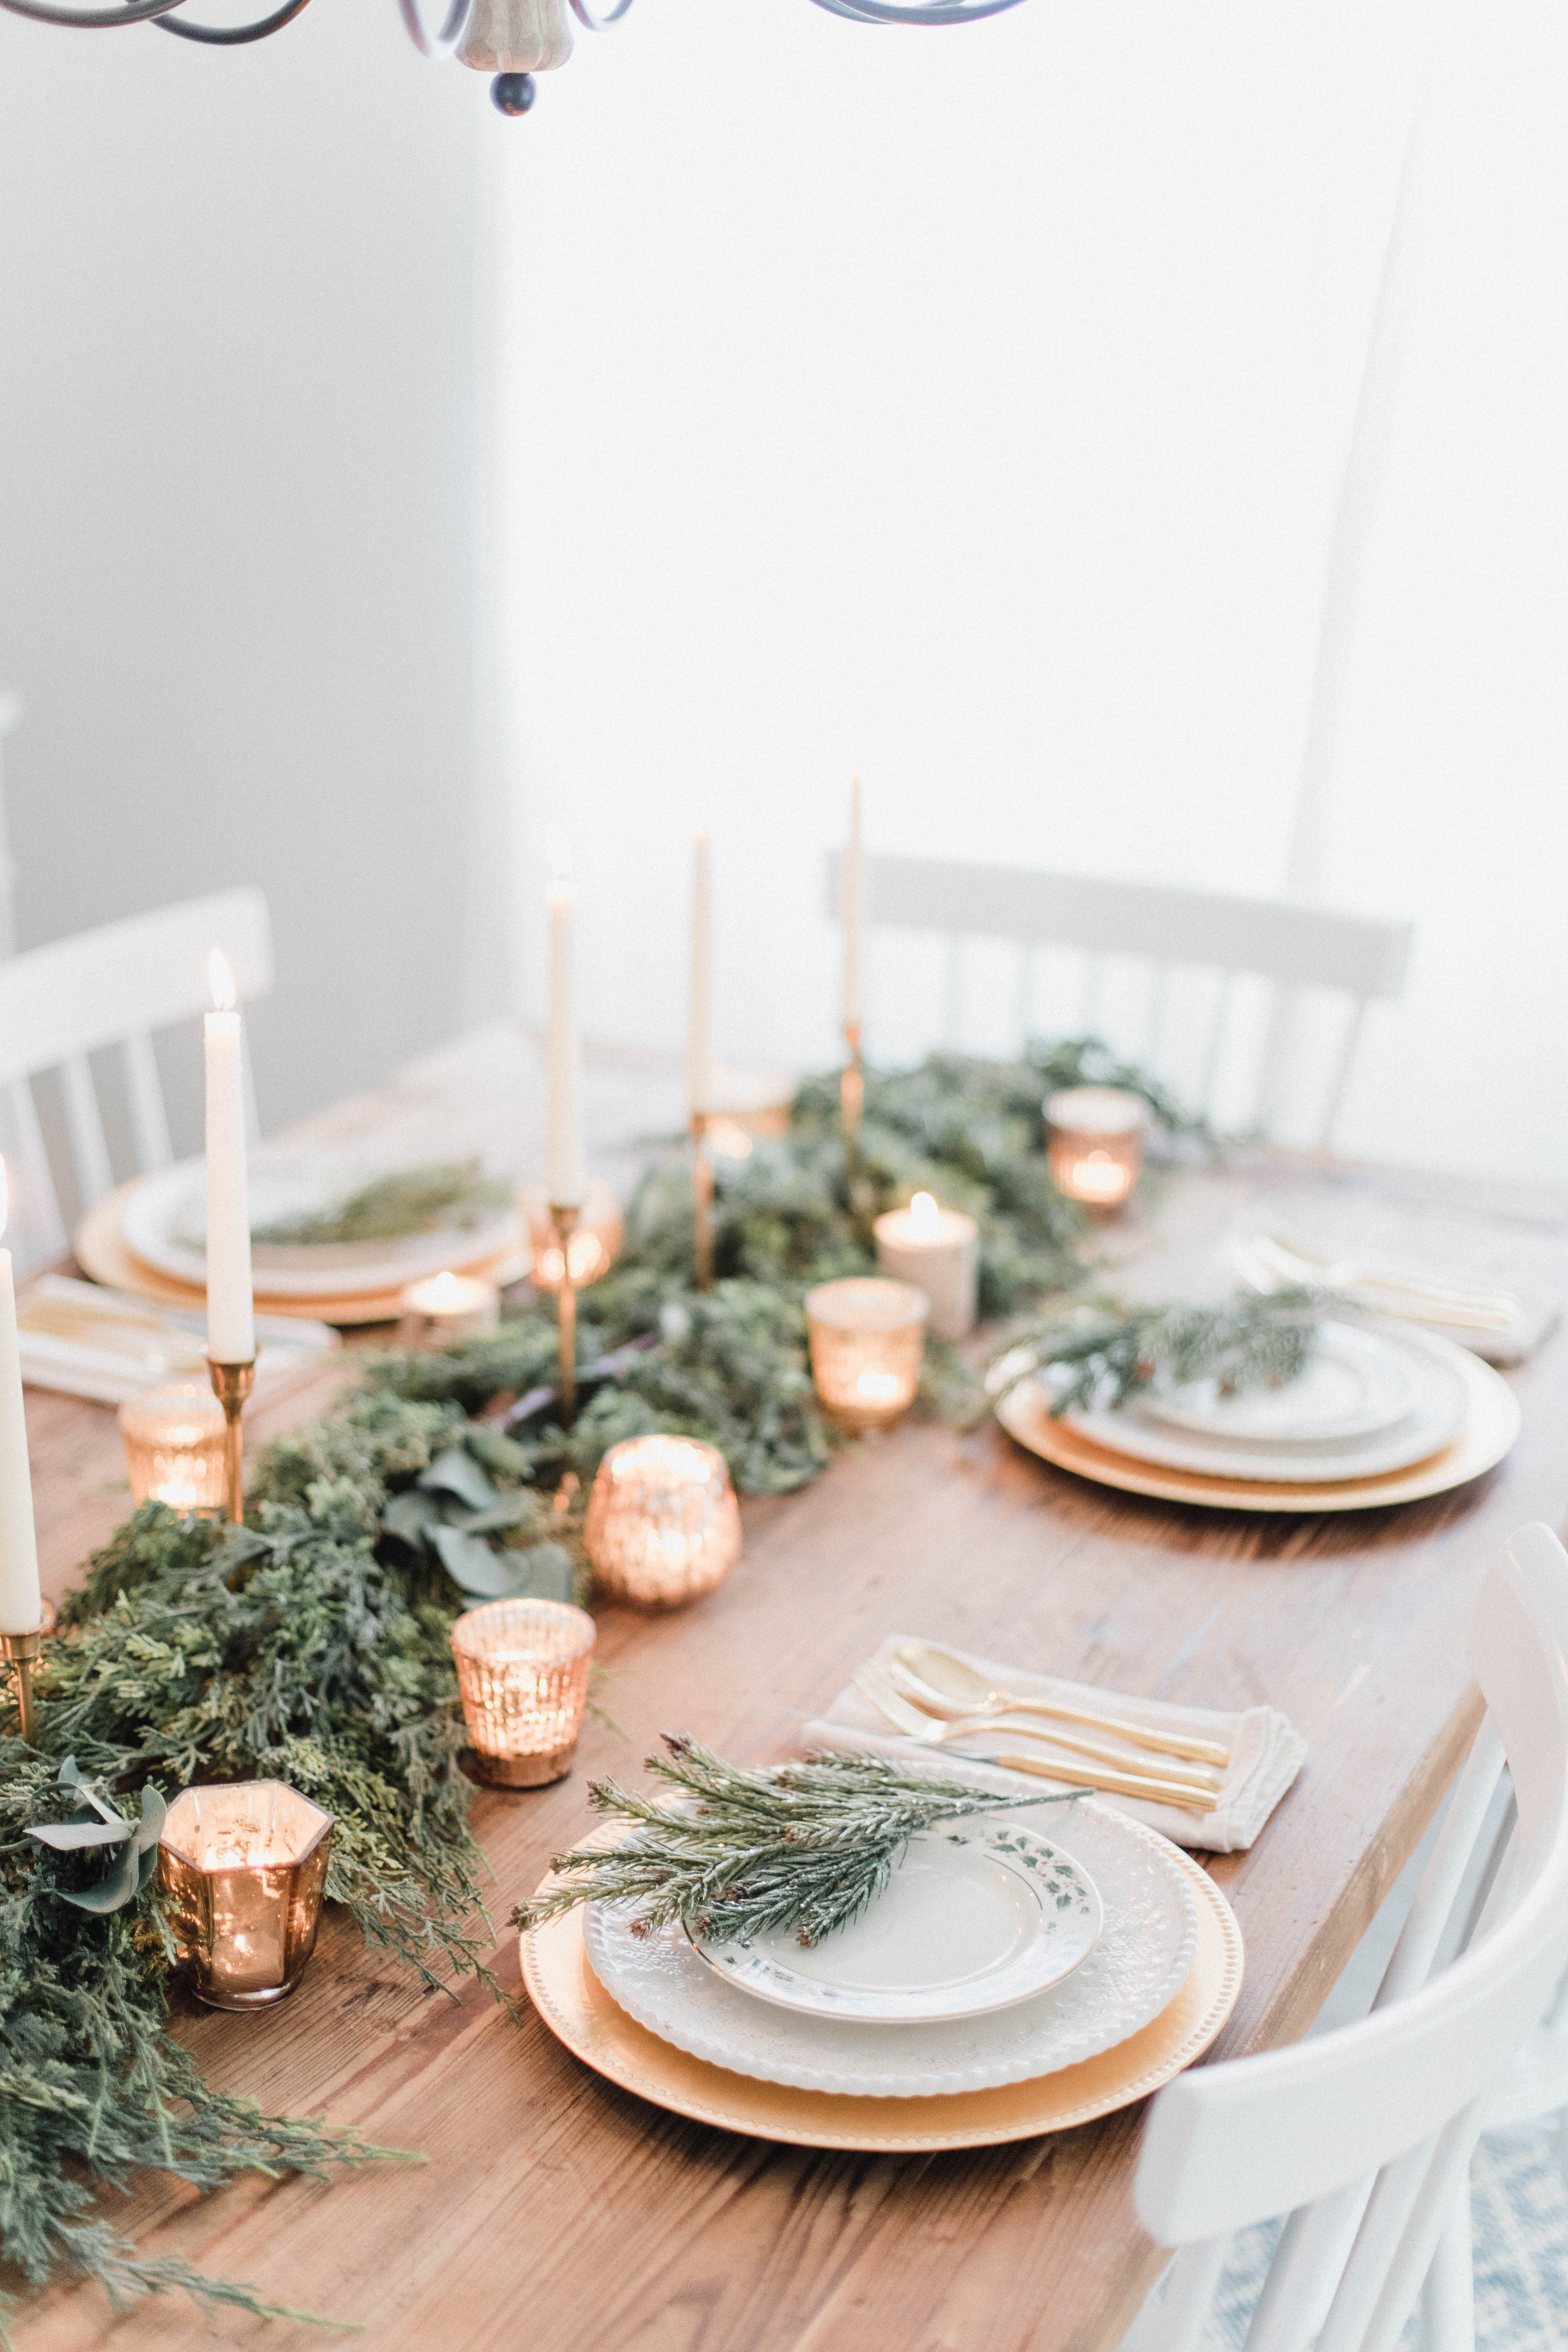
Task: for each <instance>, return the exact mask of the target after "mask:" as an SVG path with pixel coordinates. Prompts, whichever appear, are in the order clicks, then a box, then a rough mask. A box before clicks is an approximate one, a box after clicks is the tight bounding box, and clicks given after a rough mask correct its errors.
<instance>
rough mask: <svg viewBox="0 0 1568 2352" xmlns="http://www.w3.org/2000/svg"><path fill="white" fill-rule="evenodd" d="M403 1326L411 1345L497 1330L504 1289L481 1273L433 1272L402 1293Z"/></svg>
mask: <svg viewBox="0 0 1568 2352" xmlns="http://www.w3.org/2000/svg"><path fill="white" fill-rule="evenodd" d="M398 1304H399V1306H400V1307H402V1309H403V1328H402V1331H401V1332H400V1334H399V1337H400V1338H402V1339H405V1340H406V1341H407V1342H408V1343H409V1344H410V1345H411V1346H415V1347H417V1346H419V1345H420V1344H421V1342H423V1343H424V1344H425V1345H426V1346H427V1347H440V1346H442V1345H444V1344H445V1342H446V1341H447V1340H448V1339H468V1338H469V1337H470V1336H471V1335H472V1334H473V1333H474V1332H476V1331H493V1330H494V1329H495V1328H496V1325H497V1324H498V1323H499V1322H500V1290H499V1289H498V1288H497V1286H496V1285H495V1284H494V1283H493V1282H490V1281H489V1280H487V1278H486V1277H485V1276H483V1275H479V1274H431V1275H426V1277H425V1279H424V1281H423V1282H411V1283H409V1284H408V1286H407V1287H406V1288H405V1290H403V1291H402V1292H400V1294H399V1297H398Z"/></svg>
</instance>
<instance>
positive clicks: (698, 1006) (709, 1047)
mask: <svg viewBox="0 0 1568 2352" xmlns="http://www.w3.org/2000/svg"><path fill="white" fill-rule="evenodd" d="M686 1091H687V1095H688V1097H689V1108H690V1111H691V1115H692V1117H693V1118H699V1117H701V1116H703V1115H704V1114H705V1113H707V1112H708V1111H710V1110H711V1109H712V1108H713V922H712V904H711V898H710V879H709V871H708V835H706V834H705V833H700V834H699V835H698V836H697V843H696V850H695V855H694V856H693V859H692V867H691V1026H690V1028H689V1030H688V1032H687V1038H686Z"/></svg>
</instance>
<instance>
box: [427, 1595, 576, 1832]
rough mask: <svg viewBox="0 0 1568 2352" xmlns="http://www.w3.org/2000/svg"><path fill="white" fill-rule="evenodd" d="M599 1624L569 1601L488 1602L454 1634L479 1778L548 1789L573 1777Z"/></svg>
mask: <svg viewBox="0 0 1568 2352" xmlns="http://www.w3.org/2000/svg"><path fill="white" fill-rule="evenodd" d="M594 1631H595V1628H594V1621H593V1619H592V1618H591V1617H590V1616H589V1615H588V1612H587V1611H586V1610H584V1609H574V1608H573V1606H572V1604H571V1602H570V1601H486V1602H485V1603H484V1605H483V1606H482V1608H479V1609H467V1610H465V1611H464V1612H463V1614H462V1615H461V1616H460V1617H459V1618H458V1622H457V1623H456V1624H455V1625H454V1626H453V1628H452V1653H453V1655H454V1656H455V1658H456V1659H457V1662H458V1689H459V1690H460V1691H461V1693H462V1695H463V1717H464V1720H465V1721H466V1723H467V1724H468V1738H470V1739H471V1740H472V1741H473V1744H474V1758H475V1761H476V1763H477V1764H478V1767H479V1778H480V1779H481V1780H489V1781H491V1782H493V1783H494V1784H495V1786H496V1787H498V1788H502V1789H542V1788H543V1787H545V1785H546V1784H547V1783H548V1782H549V1781H551V1780H564V1779H565V1777H566V1775H567V1773H568V1772H570V1770H571V1769H572V1759H573V1756H574V1753H575V1751H576V1747H577V1734H578V1732H579V1731H580V1730H581V1729H582V1726H583V1709H584V1706H585V1704H586V1702H587V1697H588V1660H589V1655H590V1654H591V1652H592V1650H593V1647H594Z"/></svg>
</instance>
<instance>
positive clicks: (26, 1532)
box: [0, 1160, 44, 1633]
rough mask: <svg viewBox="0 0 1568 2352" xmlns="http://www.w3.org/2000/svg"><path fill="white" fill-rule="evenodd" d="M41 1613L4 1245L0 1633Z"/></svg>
mask: <svg viewBox="0 0 1568 2352" xmlns="http://www.w3.org/2000/svg"><path fill="white" fill-rule="evenodd" d="M4 1225H5V1161H4V1160H0V1228H3V1227H4ZM43 1614H44V1603H43V1598H42V1595H41V1594H40V1592H39V1591H38V1543H37V1536H36V1535H35V1534H34V1532H33V1481H32V1476H31V1474H30V1472H29V1470H28V1468H27V1419H26V1413H25V1412H24V1411H23V1409H22V1358H21V1351H20V1349H19V1348H18V1347H17V1344H16V1283H15V1281H14V1279H13V1277H12V1272H11V1253H10V1251H9V1250H8V1249H0V1633H33V1632H35V1631H36V1630H37V1626H38V1625H39V1624H40V1623H41V1622H42V1620H43Z"/></svg>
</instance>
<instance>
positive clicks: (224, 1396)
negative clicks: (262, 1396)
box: [207, 1356, 256, 1527]
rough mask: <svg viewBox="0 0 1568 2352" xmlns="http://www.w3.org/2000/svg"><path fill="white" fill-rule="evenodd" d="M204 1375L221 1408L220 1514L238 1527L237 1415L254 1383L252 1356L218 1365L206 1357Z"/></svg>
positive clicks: (240, 1454) (240, 1445)
mask: <svg viewBox="0 0 1568 2352" xmlns="http://www.w3.org/2000/svg"><path fill="white" fill-rule="evenodd" d="M207 1377H208V1379H209V1380H210V1381H212V1384H213V1394H214V1396H216V1399H217V1401H218V1402H219V1404H221V1405H222V1407H223V1496H224V1517H225V1518H226V1519H230V1520H232V1521H233V1523H234V1525H235V1526H236V1527H238V1526H239V1525H240V1523H241V1522H242V1520H243V1519H244V1517H245V1478H244V1466H245V1436H244V1432H243V1429H242V1427H241V1423H240V1415H241V1413H242V1412H244V1411H245V1400H246V1398H247V1396H248V1395H249V1394H250V1391H251V1390H252V1389H253V1388H254V1387H255V1386H256V1359H255V1357H254V1356H252V1357H251V1358H250V1360H249V1361H248V1362H247V1363H243V1364H220V1363H217V1362H216V1361H215V1360H214V1359H213V1358H212V1357H211V1356H209V1357H208V1358H207Z"/></svg>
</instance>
